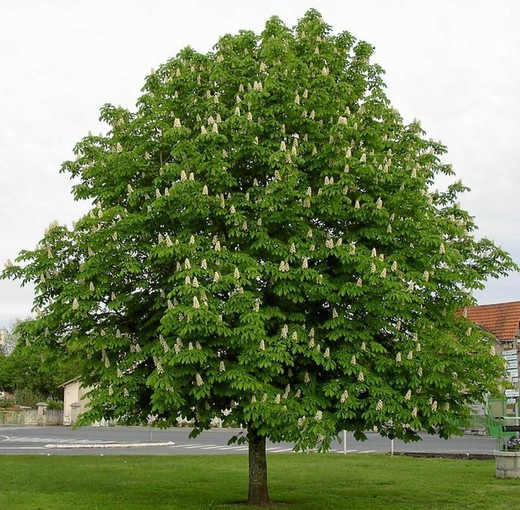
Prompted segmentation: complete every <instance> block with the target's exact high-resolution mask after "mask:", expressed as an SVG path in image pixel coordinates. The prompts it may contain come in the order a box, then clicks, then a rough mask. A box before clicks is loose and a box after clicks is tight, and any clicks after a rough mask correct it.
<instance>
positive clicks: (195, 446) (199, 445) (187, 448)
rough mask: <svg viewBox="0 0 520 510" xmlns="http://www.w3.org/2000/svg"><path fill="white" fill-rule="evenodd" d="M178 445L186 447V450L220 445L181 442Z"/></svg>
mask: <svg viewBox="0 0 520 510" xmlns="http://www.w3.org/2000/svg"><path fill="white" fill-rule="evenodd" d="M177 446H180V447H181V448H185V449H186V450H193V449H194V448H202V447H209V448H214V447H215V446H218V445H217V444H197V445H190V446H184V445H182V444H179V445H177Z"/></svg>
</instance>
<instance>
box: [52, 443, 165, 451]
mask: <svg viewBox="0 0 520 510" xmlns="http://www.w3.org/2000/svg"><path fill="white" fill-rule="evenodd" d="M174 444H175V443H174V442H173V441H168V442H167V443H75V444H72V443H69V444H63V443H61V444H46V445H45V448H54V449H62V450H64V449H66V448H154V447H157V448H160V447H163V446H173V445H174Z"/></svg>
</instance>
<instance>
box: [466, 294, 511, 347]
mask: <svg viewBox="0 0 520 510" xmlns="http://www.w3.org/2000/svg"><path fill="white" fill-rule="evenodd" d="M468 318H469V319H471V320H472V321H473V322H474V323H475V324H478V325H479V326H481V327H482V328H484V329H486V330H488V331H490V332H491V333H493V334H494V335H495V336H496V337H497V339H498V340H501V341H512V340H513V339H514V338H515V336H517V332H518V329H519V328H520V301H512V302H510V303H497V304H495V305H480V306H471V307H468Z"/></svg>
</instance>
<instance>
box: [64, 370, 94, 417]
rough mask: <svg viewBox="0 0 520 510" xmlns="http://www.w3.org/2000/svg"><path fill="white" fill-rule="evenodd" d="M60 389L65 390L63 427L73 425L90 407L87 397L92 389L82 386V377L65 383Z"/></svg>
mask: <svg viewBox="0 0 520 510" xmlns="http://www.w3.org/2000/svg"><path fill="white" fill-rule="evenodd" d="M60 388H63V425H73V424H74V423H75V422H76V421H77V419H78V416H79V415H80V414H81V413H82V412H84V410H85V409H86V408H87V407H88V403H89V400H88V397H86V396H85V395H86V394H87V393H88V392H89V390H90V388H84V387H83V386H82V384H81V378H80V377H75V378H74V379H71V380H70V381H67V382H65V383H63V384H62V385H61V386H60Z"/></svg>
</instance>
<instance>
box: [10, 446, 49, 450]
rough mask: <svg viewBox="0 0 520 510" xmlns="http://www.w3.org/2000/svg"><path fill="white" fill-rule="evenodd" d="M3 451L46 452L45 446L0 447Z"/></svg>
mask: <svg viewBox="0 0 520 510" xmlns="http://www.w3.org/2000/svg"><path fill="white" fill-rule="evenodd" d="M1 450H45V447H44V446H0V451H1Z"/></svg>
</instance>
